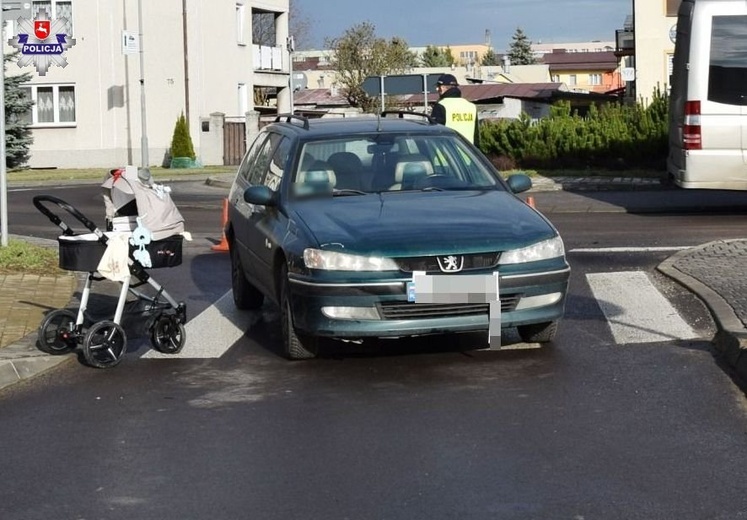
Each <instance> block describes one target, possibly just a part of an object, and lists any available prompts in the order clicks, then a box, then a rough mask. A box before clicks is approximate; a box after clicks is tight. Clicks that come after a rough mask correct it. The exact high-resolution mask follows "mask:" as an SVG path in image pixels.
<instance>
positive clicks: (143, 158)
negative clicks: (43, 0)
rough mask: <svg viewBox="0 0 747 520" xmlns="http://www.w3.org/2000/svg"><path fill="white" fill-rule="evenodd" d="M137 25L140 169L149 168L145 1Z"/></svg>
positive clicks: (140, 1) (139, 0)
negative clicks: (138, 39) (146, 112)
mask: <svg viewBox="0 0 747 520" xmlns="http://www.w3.org/2000/svg"><path fill="white" fill-rule="evenodd" d="M0 1H2V0H0ZM137 25H138V32H139V33H140V121H141V136H140V167H141V168H147V167H148V125H147V122H146V119H145V60H144V59H143V56H144V53H143V1H142V0H137Z"/></svg>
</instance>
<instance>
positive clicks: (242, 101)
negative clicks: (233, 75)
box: [238, 83, 249, 116]
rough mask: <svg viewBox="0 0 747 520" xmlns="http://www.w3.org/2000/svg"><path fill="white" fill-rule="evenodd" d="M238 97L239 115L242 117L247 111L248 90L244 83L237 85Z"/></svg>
mask: <svg viewBox="0 0 747 520" xmlns="http://www.w3.org/2000/svg"><path fill="white" fill-rule="evenodd" d="M238 95H239V98H238V101H239V104H238V109H239V115H240V116H243V115H246V113H247V112H248V111H249V88H248V87H247V86H246V83H239V88H238Z"/></svg>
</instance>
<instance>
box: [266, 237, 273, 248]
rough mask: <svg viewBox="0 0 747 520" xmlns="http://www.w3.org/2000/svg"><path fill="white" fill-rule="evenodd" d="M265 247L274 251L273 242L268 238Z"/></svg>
mask: <svg viewBox="0 0 747 520" xmlns="http://www.w3.org/2000/svg"><path fill="white" fill-rule="evenodd" d="M265 247H266V248H267V249H272V242H270V241H269V240H268V239H267V238H265Z"/></svg>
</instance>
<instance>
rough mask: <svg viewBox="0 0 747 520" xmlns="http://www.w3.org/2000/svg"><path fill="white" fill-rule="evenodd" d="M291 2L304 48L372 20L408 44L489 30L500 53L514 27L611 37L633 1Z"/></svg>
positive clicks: (469, 40) (379, 31) (543, 37)
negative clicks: (302, 24)
mask: <svg viewBox="0 0 747 520" xmlns="http://www.w3.org/2000/svg"><path fill="white" fill-rule="evenodd" d="M293 1H294V4H295V6H296V7H297V9H298V12H299V13H300V15H301V16H302V17H303V18H304V19H306V20H308V21H309V22H310V26H311V27H310V33H311V34H310V35H309V40H311V41H310V42H308V45H306V46H305V48H306V49H321V48H323V46H324V41H325V39H326V38H337V37H340V36H342V35H343V34H344V33H345V31H346V30H347V29H349V28H351V27H353V26H354V25H357V24H359V23H362V22H370V23H371V24H373V25H374V27H375V28H376V35H377V36H379V37H382V38H387V39H389V38H391V37H393V36H399V37H401V38H404V39H405V41H407V44H408V45H409V46H411V47H425V46H426V45H438V46H442V45H467V44H478V43H484V42H485V39H486V38H485V36H486V31H490V40H491V44H492V46H493V49H495V51H496V52H503V51H505V50H506V49H507V48H508V46H509V44H510V43H511V37H512V36H513V35H514V33H515V32H516V29H517V27H521V29H522V30H523V31H524V34H526V36H527V37H528V38H529V40H531V41H532V42H533V43H561V42H584V41H592V40H601V41H614V40H615V29H622V27H623V23H624V22H625V17H626V16H628V15H630V14H632V11H633V0H427V1H422V0H374V1H365V2H364V1H361V0H293ZM647 1H649V0H647ZM299 50H300V49H299Z"/></svg>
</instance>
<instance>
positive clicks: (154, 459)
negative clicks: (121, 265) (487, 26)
mask: <svg viewBox="0 0 747 520" xmlns="http://www.w3.org/2000/svg"><path fill="white" fill-rule="evenodd" d="M190 189H191V188H190ZM18 196H19V195H18V194H17V193H11V203H10V204H11V214H12V215H14V216H17V215H19V214H21V213H19V212H17V211H16V206H15V204H17V203H19V201H20V202H22V199H18V198H17V197H18ZM71 196H72V195H71ZM76 196H80V197H81V198H80V201H79V202H78V201H76V204H78V203H80V204H81V205H83V204H86V202H85V201H87V200H90V201H92V202H91V204H92V209H93V205H95V204H96V202H95V201H96V198H95V195H90V196H89V195H87V194H86V193H85V190H83V189H81V190H80V191H79V192H76ZM180 196H181V195H180V191H179V188H178V187H176V188H175V200H176V201H177V204H178V205H180V209H182V210H183V212H184V213H185V217H186V219H187V222H188V223H189V222H190V221H191V220H190V216H191V215H192V211H195V213H194V215H195V216H194V217H193V218H197V219H199V218H200V216H202V219H204V220H206V219H207V215H208V214H209V213H210V214H211V213H212V212H214V208H212V209H202V206H201V205H202V204H204V205H206V206H210V205H212V204H215V203H218V204H219V202H220V196H217V197H216V196H215V195H214V194H213V193H212V192H211V193H206V194H204V200H203V197H201V196H195V198H194V201H193V202H194V206H195V207H194V209H189V208H187V209H184V206H182V205H181V204H180V202H179V200H180V199H179V197H180ZM630 196H635V193H631V194H630ZM63 198H64V197H63ZM213 198H215V200H212V199H213ZM537 201H538V206H539V207H540V209H541V204H542V199H541V198H540V197H539V196H538V197H537ZM189 205H190V204H187V206H189ZM201 212H204V213H201ZM548 216H549V217H550V219H551V220H552V221H553V222H554V223H555V224H556V225H557V226H558V228H559V229H560V230H561V232H562V233H563V235H564V238H565V242H566V248H567V249H568V251H569V253H568V255H569V260H570V263H571V265H572V269H573V272H572V279H571V288H570V296H569V301H568V305H567V313H566V318H565V320H564V321H563V322H562V325H561V327H560V331H559V337H558V339H557V341H556V342H555V343H554V344H553V345H552V346H548V347H545V348H542V349H524V348H521V349H518V350H506V351H498V352H493V351H486V350H477V349H476V348H475V347H476V346H478V345H479V344H480V341H481V339H480V338H479V337H475V336H474V335H472V336H466V337H460V338H454V337H436V338H428V339H419V340H407V341H391V342H383V343H381V344H378V343H375V344H369V345H364V346H355V345H343V346H339V345H338V347H340V348H332V349H330V350H329V352H328V353H327V355H326V356H325V357H322V358H320V359H316V360H312V361H309V362H300V363H290V362H287V361H285V360H283V359H282V358H280V356H279V355H278V350H279V341H280V336H279V333H278V330H277V329H278V324H277V311H276V310H275V309H273V308H272V307H270V306H266V307H265V308H263V309H262V310H261V311H260V312H259V313H256V314H255V315H254V318H253V320H252V322H253V325H252V327H251V328H250V329H249V330H248V331H247V333H246V335H245V336H244V337H243V338H241V339H240V340H239V341H237V342H236V343H235V344H234V345H233V347H232V348H231V349H229V350H228V351H227V352H226V353H225V354H224V355H223V356H222V357H220V358H218V359H171V360H144V359H137V358H135V357H133V358H129V357H128V359H127V360H125V361H124V362H123V363H122V364H121V365H119V366H118V367H116V368H115V369H112V370H94V369H91V368H87V367H85V366H83V365H82V364H79V363H77V362H75V361H72V362H70V363H67V364H65V365H63V366H62V367H60V368H59V369H57V370H54V371H52V372H50V373H48V374H45V375H44V376H42V377H40V378H37V379H35V380H32V381H30V382H28V383H24V384H21V385H16V386H15V387H13V388H12V389H11V390H10V391H7V392H4V393H1V394H0V417H2V420H1V421H0V439H2V442H3V444H4V446H5V449H4V450H3V452H2V456H1V459H0V460H1V462H2V468H3V470H2V472H0V503H1V504H2V505H3V506H2V510H3V515H2V517H3V518H4V519H5V518H8V519H19V520H20V519H23V520H26V519H29V520H33V519H47V518H86V519H88V518H105V519H120V518H121V519H131V518H139V519H171V518H173V519H182V518H226V519H233V518H258V519H295V518H299V519H301V518H303V519H309V518H318V519H325V520H326V519H345V518H350V519H369V518H370V519H394V518H401V519H423V520H425V519H429V520H430V519H441V518H444V519H445V518H455V519H457V518H458V519H472V518H474V519H484V518H500V519H527V518H532V519H545V518H547V519H562V518H567V519H582V518H585V519H592V518H604V519H637V518H640V519H646V520H649V519H652V518H677V519H701V518H723V519H727V518H728V519H738V518H747V497H745V496H744V493H743V482H744V481H745V478H746V477H747V449H745V448H746V447H747V446H746V444H747V438H746V436H745V432H746V431H747V414H746V413H745V412H746V410H745V397H744V393H743V392H742V391H741V390H740V389H739V387H738V386H737V385H736V384H735V383H734V381H732V380H731V378H730V377H729V375H728V373H726V372H725V371H724V370H723V369H722V367H720V366H719V365H718V364H717V362H716V361H715V359H714V356H713V353H712V350H711V347H710V343H709V340H710V338H711V337H712V334H713V332H714V327H713V323H712V321H711V320H710V317H709V316H708V314H707V312H706V310H705V308H704V307H703V305H702V304H701V303H700V302H699V301H698V300H696V299H695V298H694V297H692V295H690V294H689V293H687V292H686V291H684V290H683V289H682V288H680V287H679V286H677V285H676V284H674V283H672V282H671V281H670V280H668V279H666V278H665V277H663V276H660V275H657V274H656V272H655V267H656V265H658V263H660V262H661V261H662V260H663V259H665V258H666V257H667V256H668V255H669V254H671V252H672V251H673V250H675V249H676V248H678V247H682V246H688V245H696V244H698V243H701V242H703V241H710V240H715V239H717V238H731V237H739V236H744V233H743V221H744V215H740V214H731V215H728V214H726V215H709V214H700V215H679V216H674V215H657V216H642V215H627V214H624V213H615V214H595V215H593V216H590V215H588V214H562V215H561V214H557V215H548ZM29 225H32V224H29ZM196 225H197V223H196ZM199 225H200V226H203V225H205V226H206V230H205V232H206V233H209V226H208V225H207V224H206V223H205V222H202V221H201V222H199ZM21 227H22V226H21ZM47 227H49V225H47ZM188 227H189V226H188ZM16 229H18V228H16ZM34 229H35V228H34ZM11 232H12V233H13V232H18V231H14V227H13V222H11ZM706 237H707V238H706ZM208 238H209V237H207V238H205V241H206V242H208ZM216 238H217V236H216ZM202 245H204V244H198V243H196V244H193V245H192V246H190V248H188V252H187V254H186V257H185V262H184V264H183V265H182V266H180V267H179V268H175V269H168V270H158V272H157V273H155V272H154V273H153V274H154V276H156V275H158V278H159V281H160V282H161V283H163V284H164V285H165V286H166V287H167V288H169V290H172V291H173V292H174V293H175V294H176V296H178V297H180V298H186V299H187V300H188V301H189V305H190V309H192V310H193V311H194V312H195V313H196V312H198V310H199V309H201V308H202V309H204V308H207V307H208V306H209V305H210V302H212V301H215V299H217V298H218V297H219V296H220V295H221V294H224V292H225V291H227V290H228V288H229V285H230V282H229V279H228V276H227V273H228V262H227V258H226V256H225V255H222V254H220V253H212V252H209V251H208V250H205V249H204V248H203V247H202ZM612 248H614V249H612ZM618 248H622V249H618ZM208 249H209V248H208ZM612 272H642V273H645V275H646V277H647V279H648V280H649V281H650V285H651V287H653V288H655V289H656V290H658V291H660V293H661V294H663V295H664V296H665V298H666V300H667V301H668V302H670V303H671V304H672V305H673V306H674V309H675V310H676V314H677V315H678V316H680V317H681V318H683V319H684V320H685V322H686V323H687V324H688V325H689V326H690V327H692V329H693V331H694V332H695V335H694V337H693V338H691V339H676V338H671V339H668V340H664V341H656V342H648V343H622V344H621V343H619V342H618V341H616V340H615V338H614V337H613V335H612V334H611V333H610V330H611V329H610V327H611V323H610V320H609V319H606V318H605V315H604V314H603V313H602V311H601V310H600V305H599V302H598V300H597V298H596V297H595V295H594V293H593V291H592V289H591V286H590V284H589V278H588V275H590V274H601V275H604V274H608V273H612ZM641 305H645V301H644V300H641ZM651 312H653V309H652V310H651ZM190 315H192V313H190ZM505 339H506V343H508V344H509V345H511V346H514V347H526V345H523V344H520V343H518V342H517V340H515V339H511V337H510V335H507V337H506V338H505ZM216 341H218V338H217V337H216Z"/></svg>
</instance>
